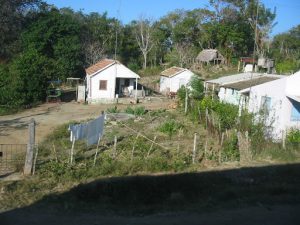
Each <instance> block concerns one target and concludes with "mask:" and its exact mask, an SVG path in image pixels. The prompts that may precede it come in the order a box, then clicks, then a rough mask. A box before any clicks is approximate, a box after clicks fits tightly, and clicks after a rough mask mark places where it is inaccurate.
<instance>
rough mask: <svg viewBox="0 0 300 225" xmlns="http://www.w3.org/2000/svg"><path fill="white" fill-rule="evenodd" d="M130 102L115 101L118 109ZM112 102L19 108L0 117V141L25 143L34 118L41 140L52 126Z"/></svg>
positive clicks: (158, 104) (154, 102)
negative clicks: (13, 112)
mask: <svg viewBox="0 0 300 225" xmlns="http://www.w3.org/2000/svg"><path fill="white" fill-rule="evenodd" d="M171 103H172V102H171V100H169V99H166V98H161V97H157V98H151V100H149V99H145V100H141V103H140V104H138V105H139V106H145V108H146V109H150V110H155V109H164V108H168V105H169V104H171ZM128 105H130V104H118V108H119V109H124V108H126V107H127V106H128ZM113 106H114V105H113V104H99V105H83V104H78V103H75V102H69V103H62V104H59V103H49V104H42V105H40V106H38V107H36V108H33V109H29V110H26V111H23V112H21V113H17V114H14V115H7V116H1V117H0V143H1V144H11V143H18V144H26V143H27V140H28V134H27V126H28V123H29V121H30V119H31V118H34V119H35V121H36V123H37V126H36V142H37V143H39V142H41V141H42V140H43V139H44V138H45V137H46V136H47V135H48V134H50V133H51V132H52V131H53V130H54V129H55V127H57V126H59V125H61V124H65V123H67V122H70V121H80V120H86V119H89V118H95V117H96V116H97V115H100V114H101V112H102V111H105V110H106V109H108V108H111V107H113Z"/></svg>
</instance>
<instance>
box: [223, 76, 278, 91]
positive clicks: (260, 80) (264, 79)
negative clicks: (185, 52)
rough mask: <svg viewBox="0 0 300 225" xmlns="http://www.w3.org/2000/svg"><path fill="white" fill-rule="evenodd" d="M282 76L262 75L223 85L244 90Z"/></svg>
mask: <svg viewBox="0 0 300 225" xmlns="http://www.w3.org/2000/svg"><path fill="white" fill-rule="evenodd" d="M280 78H282V77H281V76H276V77H275V76H267V75H266V76H262V77H256V78H253V79H250V80H244V81H239V82H235V83H230V84H225V85H222V87H225V88H231V89H235V90H243V89H246V88H249V87H253V86H256V85H259V84H264V83H267V82H270V81H273V80H277V79H280Z"/></svg>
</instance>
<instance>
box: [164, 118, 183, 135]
mask: <svg viewBox="0 0 300 225" xmlns="http://www.w3.org/2000/svg"><path fill="white" fill-rule="evenodd" d="M182 128H183V125H182V124H180V123H177V122H176V121H175V120H168V121H166V122H164V123H163V124H162V125H161V126H160V127H159V131H160V132H162V133H165V134H168V136H169V138H170V139H171V137H172V136H173V134H175V133H176V132H177V131H178V130H179V129H182Z"/></svg>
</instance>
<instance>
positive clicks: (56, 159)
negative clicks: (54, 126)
mask: <svg viewBox="0 0 300 225" xmlns="http://www.w3.org/2000/svg"><path fill="white" fill-rule="evenodd" d="M52 146H53V153H54V158H55V162H58V158H57V154H56V149H55V145H54V143H52Z"/></svg>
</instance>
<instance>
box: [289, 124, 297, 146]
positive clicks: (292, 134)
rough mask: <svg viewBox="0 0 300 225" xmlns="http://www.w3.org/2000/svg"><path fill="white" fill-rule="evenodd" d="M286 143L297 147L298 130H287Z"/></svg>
mask: <svg viewBox="0 0 300 225" xmlns="http://www.w3.org/2000/svg"><path fill="white" fill-rule="evenodd" d="M287 141H288V143H291V144H292V145H299V144H300V130H299V129H295V128H292V129H290V130H289V132H288V134H287Z"/></svg>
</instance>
